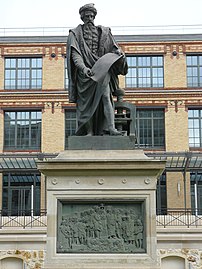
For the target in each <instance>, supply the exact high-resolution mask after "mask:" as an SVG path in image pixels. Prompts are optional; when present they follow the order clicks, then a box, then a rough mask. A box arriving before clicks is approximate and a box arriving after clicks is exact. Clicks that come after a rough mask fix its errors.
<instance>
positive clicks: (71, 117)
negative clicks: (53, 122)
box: [65, 110, 76, 148]
mask: <svg viewBox="0 0 202 269" xmlns="http://www.w3.org/2000/svg"><path fill="white" fill-rule="evenodd" d="M75 132H76V110H66V111H65V148H67V147H68V136H72V135H74V134H75Z"/></svg>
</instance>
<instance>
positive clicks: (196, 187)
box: [190, 172, 202, 215]
mask: <svg viewBox="0 0 202 269" xmlns="http://www.w3.org/2000/svg"><path fill="white" fill-rule="evenodd" d="M190 180H191V207H192V210H193V211H194V212H195V214H196V215H197V214H200V215H201V214H202V173H200V172H192V173H191V174H190Z"/></svg>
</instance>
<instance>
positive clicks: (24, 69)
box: [5, 58, 42, 90]
mask: <svg viewBox="0 0 202 269" xmlns="http://www.w3.org/2000/svg"><path fill="white" fill-rule="evenodd" d="M41 88H42V58H5V89H9V90H16V89H41Z"/></svg>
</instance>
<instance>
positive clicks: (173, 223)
mask: <svg viewBox="0 0 202 269" xmlns="http://www.w3.org/2000/svg"><path fill="white" fill-rule="evenodd" d="M156 225H157V226H160V227H164V228H167V227H180V226H181V227H187V228H190V227H202V209H200V210H199V209H192V208H189V209H182V208H179V209H177V208H174V209H171V208H164V209H162V208H161V209H157V216H156Z"/></svg>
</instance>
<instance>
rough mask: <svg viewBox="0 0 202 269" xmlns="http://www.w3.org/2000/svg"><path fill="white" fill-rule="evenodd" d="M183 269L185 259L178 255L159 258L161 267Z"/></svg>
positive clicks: (162, 268)
mask: <svg viewBox="0 0 202 269" xmlns="http://www.w3.org/2000/svg"><path fill="white" fill-rule="evenodd" d="M171 268H172V269H185V259H184V258H181V257H178V256H169V257H165V258H163V259H162V260H161V269H171Z"/></svg>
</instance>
